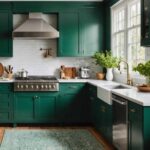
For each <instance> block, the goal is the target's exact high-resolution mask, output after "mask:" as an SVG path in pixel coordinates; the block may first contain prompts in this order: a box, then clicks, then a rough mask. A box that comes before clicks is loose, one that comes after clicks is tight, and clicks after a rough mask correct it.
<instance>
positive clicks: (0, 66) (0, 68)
mask: <svg viewBox="0 0 150 150" xmlns="http://www.w3.org/2000/svg"><path fill="white" fill-rule="evenodd" d="M3 73H4V67H3V64H2V63H0V77H1V76H2V75H3Z"/></svg>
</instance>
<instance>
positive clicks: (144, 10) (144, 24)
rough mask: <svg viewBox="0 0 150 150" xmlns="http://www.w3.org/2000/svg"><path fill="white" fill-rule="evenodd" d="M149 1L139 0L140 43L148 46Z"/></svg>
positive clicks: (149, 26)
mask: <svg viewBox="0 0 150 150" xmlns="http://www.w3.org/2000/svg"><path fill="white" fill-rule="evenodd" d="M149 14H150V3H149V0H141V45H142V46H150V15H149Z"/></svg>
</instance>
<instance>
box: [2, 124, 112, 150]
mask: <svg viewBox="0 0 150 150" xmlns="http://www.w3.org/2000/svg"><path fill="white" fill-rule="evenodd" d="M7 128H9V129H11V128H12V127H2V126H1V127H0V143H1V141H2V139H3V135H4V131H5V129H7ZM16 128H17V129H18V130H19V129H29V130H30V129H69V128H71V129H79V128H80V129H82V128H84V129H85V128H86V129H88V130H89V131H90V132H91V133H92V134H93V135H94V136H95V137H96V139H97V140H98V141H99V142H100V143H101V144H102V145H103V146H104V148H105V150H114V148H113V146H112V145H110V144H108V143H107V142H106V141H105V140H104V138H102V137H101V136H100V135H99V134H98V133H97V132H96V131H95V130H94V129H93V128H91V127H33V126H31V127H29V126H21V127H16Z"/></svg>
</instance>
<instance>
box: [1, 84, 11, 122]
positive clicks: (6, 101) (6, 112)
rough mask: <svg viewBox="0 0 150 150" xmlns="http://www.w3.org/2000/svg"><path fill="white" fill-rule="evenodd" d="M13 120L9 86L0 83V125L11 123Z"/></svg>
mask: <svg viewBox="0 0 150 150" xmlns="http://www.w3.org/2000/svg"><path fill="white" fill-rule="evenodd" d="M12 119H13V93H12V91H11V84H7V83H4V84H3V83H0V123H11V122H12Z"/></svg>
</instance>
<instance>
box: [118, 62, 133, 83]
mask: <svg viewBox="0 0 150 150" xmlns="http://www.w3.org/2000/svg"><path fill="white" fill-rule="evenodd" d="M121 62H123V63H125V64H126V66H127V84H128V85H132V84H133V83H132V80H131V76H130V73H129V64H128V63H127V62H126V61H125V60H120V63H121ZM120 63H119V66H118V69H119V70H120Z"/></svg>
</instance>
